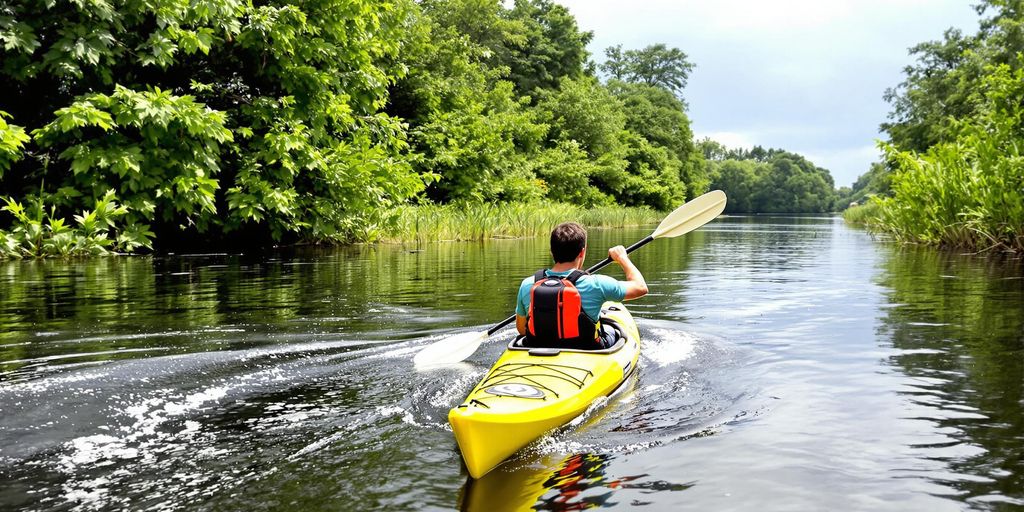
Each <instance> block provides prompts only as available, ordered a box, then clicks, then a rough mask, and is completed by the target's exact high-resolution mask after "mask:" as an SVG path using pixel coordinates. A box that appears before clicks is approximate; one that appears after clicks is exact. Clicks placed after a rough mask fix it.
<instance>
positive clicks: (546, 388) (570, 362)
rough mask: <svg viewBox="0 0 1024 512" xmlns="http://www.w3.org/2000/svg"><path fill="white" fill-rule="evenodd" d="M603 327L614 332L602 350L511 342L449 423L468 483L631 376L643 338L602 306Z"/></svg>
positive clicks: (621, 309)
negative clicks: (468, 479)
mask: <svg viewBox="0 0 1024 512" xmlns="http://www.w3.org/2000/svg"><path fill="white" fill-rule="evenodd" d="M601 324H602V325H603V326H605V328H612V329H614V330H615V333H616V338H617V339H616V341H615V343H614V344H613V345H612V346H611V347H609V348H607V349H603V350H575V349H553V348H532V349H531V348H528V347H523V346H522V337H517V338H516V339H514V340H512V342H510V343H509V346H508V348H507V349H506V350H505V352H504V354H502V356H501V357H500V358H498V361H497V362H495V363H494V366H492V367H491V369H490V371H488V372H487V375H486V376H485V377H484V379H483V380H481V381H480V383H479V384H477V386H476V387H475V388H473V391H471V392H470V393H469V395H468V396H467V397H466V399H465V401H463V402H462V404H460V405H459V406H457V407H455V408H453V409H452V410H451V411H450V412H449V413H448V422H449V423H450V424H451V426H452V431H453V432H454V433H455V439H456V441H458V443H459V449H460V450H461V451H462V459H463V460H464V461H465V463H466V468H467V469H468V470H469V474H470V475H471V476H472V477H473V478H480V477H482V476H483V475H485V474H486V473H487V472H488V471H490V470H491V469H493V468H494V467H495V466H497V465H498V464H500V463H501V462H502V461H504V460H505V459H507V458H508V457H509V456H510V455H512V454H514V453H515V452H517V451H519V449H520V448H523V447H524V446H526V445H527V444H529V443H530V442H531V441H533V440H535V439H537V438H538V437H540V436H542V435H544V434H545V433H546V432H548V431H550V430H552V429H555V428H558V427H561V426H563V425H565V424H566V423H568V422H570V421H572V419H573V418H576V417H577V416H579V415H580V414H582V413H583V412H584V411H586V410H587V408H588V407H590V404H592V403H593V402H594V401H595V400H597V399H598V398H601V397H604V396H608V395H610V394H612V393H613V392H614V391H615V390H616V389H618V387H619V386H620V385H622V383H623V382H625V381H626V379H627V378H628V377H629V376H630V375H631V374H632V373H633V371H634V370H635V369H636V362H637V359H638V358H639V357H640V331H639V330H638V329H637V327H636V322H635V321H634V320H633V316H632V315H630V314H629V311H628V310H626V307H625V306H623V305H622V304H620V303H618V302H605V303H604V304H603V305H602V307H601Z"/></svg>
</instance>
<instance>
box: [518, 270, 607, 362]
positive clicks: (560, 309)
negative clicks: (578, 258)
mask: <svg viewBox="0 0 1024 512" xmlns="http://www.w3.org/2000/svg"><path fill="white" fill-rule="evenodd" d="M585 275H587V274H586V273H585V272H583V271H580V270H573V271H572V272H570V273H569V275H567V276H565V277H559V276H548V275H547V274H545V273H544V271H543V270H538V271H537V273H536V274H534V275H533V288H530V311H529V313H528V319H527V324H526V344H527V345H528V346H531V347H551V348H572V347H578V348H592V346H593V345H594V343H595V342H596V341H597V326H596V324H595V323H594V322H593V321H592V320H591V319H590V318H589V317H587V315H586V313H584V312H583V304H582V301H581V299H580V292H579V290H577V289H576V281H577V280H579V278H581V277H583V276H585Z"/></svg>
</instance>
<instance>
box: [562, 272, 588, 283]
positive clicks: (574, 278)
mask: <svg viewBox="0 0 1024 512" xmlns="http://www.w3.org/2000/svg"><path fill="white" fill-rule="evenodd" d="M585 275H589V274H587V273H586V272H584V271H582V270H579V269H576V270H573V271H572V272H569V275H567V276H565V278H566V279H568V280H569V282H570V283H572V284H573V285H574V286H575V285H576V281H577V280H579V278H581V277H583V276H585Z"/></svg>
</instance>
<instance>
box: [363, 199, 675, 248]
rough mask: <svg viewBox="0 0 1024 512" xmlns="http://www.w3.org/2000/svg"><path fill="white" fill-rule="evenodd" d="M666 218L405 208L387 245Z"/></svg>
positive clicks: (545, 208)
mask: <svg viewBox="0 0 1024 512" xmlns="http://www.w3.org/2000/svg"><path fill="white" fill-rule="evenodd" d="M661 217H662V216H661V214H660V213H658V212H656V211H654V210H651V209H648V208H625V207H597V208H583V207H579V206H574V205H569V204H562V203H546V204H522V203H506V204H497V205H492V204H474V205H464V204H460V205H420V206H404V207H401V208H400V209H399V211H398V220H397V223H396V224H395V226H394V227H392V228H390V229H387V230H386V231H385V233H384V234H383V236H382V241H385V242H438V241H469V240H485V239H489V238H522V237H533V236H543V235H547V234H549V233H551V230H552V229H553V228H554V227H555V226H557V225H558V224H560V223H562V222H568V221H574V222H579V223H580V224H582V225H584V226H586V227H621V226H637V225H643V224H654V223H657V222H658V221H660V220H661Z"/></svg>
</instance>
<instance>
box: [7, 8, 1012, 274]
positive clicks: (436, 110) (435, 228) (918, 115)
mask: <svg viewBox="0 0 1024 512" xmlns="http://www.w3.org/2000/svg"><path fill="white" fill-rule="evenodd" d="M1021 2H1024V0H1014V1H1013V2H1006V1H1004V0H981V2H980V3H979V4H978V6H977V7H976V9H977V11H978V12H979V15H984V16H987V17H985V18H983V19H982V20H981V25H980V26H981V28H980V29H979V32H978V34H976V35H973V36H972V35H964V34H962V33H961V32H958V31H947V32H946V34H945V39H944V40H942V41H936V42H928V43H923V44H921V45H918V46H916V47H914V48H913V49H912V50H911V55H912V56H915V57H916V59H917V61H916V63H915V64H913V65H911V66H909V67H908V68H907V69H906V78H905V81H904V82H903V83H901V84H899V85H898V86H897V87H895V88H894V89H891V90H889V91H887V92H886V94H885V97H886V99H887V100H888V101H889V102H890V104H891V105H892V108H893V111H892V112H891V113H890V114H889V121H888V122H887V123H885V124H883V125H882V128H883V130H885V131H886V132H887V133H888V135H889V140H888V141H886V143H885V144H884V145H883V149H884V152H885V156H884V160H883V161H881V162H876V163H875V164H873V165H872V166H871V168H870V169H869V170H868V172H867V173H866V174H864V175H862V176H861V177H860V178H858V180H857V182H856V183H854V185H853V187H840V188H839V189H838V190H837V189H836V188H835V183H834V180H833V178H832V176H831V174H830V173H829V171H828V170H827V169H824V168H821V167H819V166H817V165H816V164H815V163H813V162H811V161H810V160H808V159H807V158H806V157H804V156H802V155H799V154H796V153H793V152H790V151H786V150H785V149H779V148H767V149H766V148H763V147H761V146H754V147H752V148H727V147H725V146H723V145H722V144H720V143H718V142H716V141H714V140H711V139H706V138H705V139H703V140H696V139H695V137H694V134H693V131H692V129H691V122H690V119H689V114H688V109H689V105H688V103H687V100H686V98H685V96H684V92H685V89H686V85H687V82H688V79H689V77H690V74H691V73H692V72H694V70H695V69H699V67H698V65H697V64H698V63H693V62H691V61H690V60H689V56H688V55H687V54H686V53H685V52H683V51H682V50H680V49H678V48H672V47H668V46H666V45H665V44H661V43H655V44H650V45H648V46H646V47H643V48H636V49H627V48H623V47H622V46H621V45H616V46H611V47H608V48H606V49H605V50H604V55H603V58H597V59H595V58H594V56H592V55H591V54H590V53H589V51H588V50H587V48H588V45H589V44H590V43H591V41H592V40H593V39H594V34H593V33H591V32H588V31H585V30H581V28H580V27H579V25H578V23H577V20H576V19H575V18H574V16H573V15H572V13H571V12H570V11H569V10H568V9H567V8H566V7H564V6H562V5H559V4H558V3H557V2H555V1H551V0H516V1H515V2H512V3H510V2H503V1H501V0H431V1H416V0H394V1H389V2H383V3H382V2H378V1H376V0H308V1H304V2H301V3H295V2H290V1H285V0H267V1H266V2H258V3H252V2H248V3H246V2H237V1H236V0H210V1H209V2H208V4H209V5H208V6H207V7H208V8H205V9H200V10H190V9H181V8H180V5H179V4H180V2H176V1H175V0H153V1H152V2H144V3H131V2H129V3H116V4H108V3H102V2H101V4H97V5H92V4H89V3H86V4H79V3H75V2H72V3H70V4H63V3H57V4H52V5H51V4H46V5H43V7H40V4H39V3H38V2H34V1H30V0H11V1H9V2H7V3H6V4H5V7H4V8H0V41H3V42H4V44H3V45H0V63H2V65H0V259H8V258H39V257H49V256H54V257H76V256H90V255H100V254H108V253H111V252H114V253H135V252H148V251H160V252H171V251H173V252H182V251H188V250H189V249H191V248H196V247H209V246H218V247H235V248H246V249H250V248H251V249H258V248H262V247H272V246H280V245H294V244H346V243H358V242H368V241H375V240H387V239H413V240H428V239H438V240H447V239H452V240H462V239H465V240H472V239H483V238H487V237H491V236H525V235H526V234H529V233H536V232H537V231H538V230H539V228H538V226H540V225H545V223H546V222H549V221H550V219H548V217H547V216H549V215H550V216H556V215H562V216H564V217H563V218H560V219H559V220H560V221H561V220H569V219H575V218H580V219H586V218H587V217H586V216H587V215H594V216H596V217H594V222H596V223H597V224H603V223H605V222H613V223H615V222H617V223H633V222H639V219H641V218H643V214H636V217H634V214H633V213H623V211H627V212H632V211H633V210H632V209H641V210H642V209H645V208H646V209H649V211H671V210H672V209H674V208H675V207H677V206H679V205H680V204H682V203H683V202H684V201H685V200H687V199H691V198H694V197H697V196H699V195H700V194H702V193H704V192H706V191H708V190H711V189H721V190H723V191H725V193H726V194H727V195H728V197H729V204H728V206H727V209H726V213H739V212H750V213H755V214H757V213H783V212H788V213H824V212H830V211H837V210H843V209H845V208H846V207H847V206H848V205H850V204H851V203H854V202H861V201H863V200H864V199H865V198H869V197H871V196H874V197H875V199H869V201H873V202H875V203H877V207H874V208H873V209H870V210H855V211H854V212H851V213H850V214H849V216H850V217H856V216H861V217H863V219H862V220H863V221H865V222H867V223H868V224H869V225H871V226H873V229H878V230H885V231H888V232H890V233H893V234H894V235H895V238H896V239H898V240H903V241H915V242H925V243H932V244H940V245H941V244H952V245H957V246H963V247H970V248H974V249H978V250H984V249H1005V250H1015V251H1020V252H1024V206H1022V203H1024V173H1022V172H1021V168H1022V164H1021V162H1022V160H1021V158H1022V157H1021V155H1020V151H1019V148H1020V147H1024V121H1022V119H1024V107H1022V106H1021V105H1022V104H1024V85H1022V84H1024V75H1022V72H1021V70H1022V69H1024V58H1022V57H1020V56H1019V55H1018V53H1017V51H1018V50H1017V49H1018V48H1020V47H1021V46H1022V45H1021V43H1020V41H1021V37H1020V34H1021V33H1024V8H1021V5H1024V4H1021ZM204 5H205V4H204ZM97 9H98V10H97ZM154 13H159V18H160V19H159V23H153V16H154ZM83 34H85V35H83ZM421 204H428V205H431V206H413V205H421ZM522 204H527V205H542V206H541V207H540V208H539V209H538V208H537V207H536V206H530V207H526V206H521V205H522ZM565 205H576V206H574V207H569V206H565ZM618 208H628V209H629V210H619V209H618ZM533 210H538V211H533ZM545 212H547V213H545ZM396 215H397V216H398V218H397V223H396V218H395V216H396ZM577 216H578V217H577ZM620 216H621V220H616V219H619V217H620ZM594 222H590V224H593V223H594ZM584 223H585V224H586V223H588V222H587V221H586V220H584Z"/></svg>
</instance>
